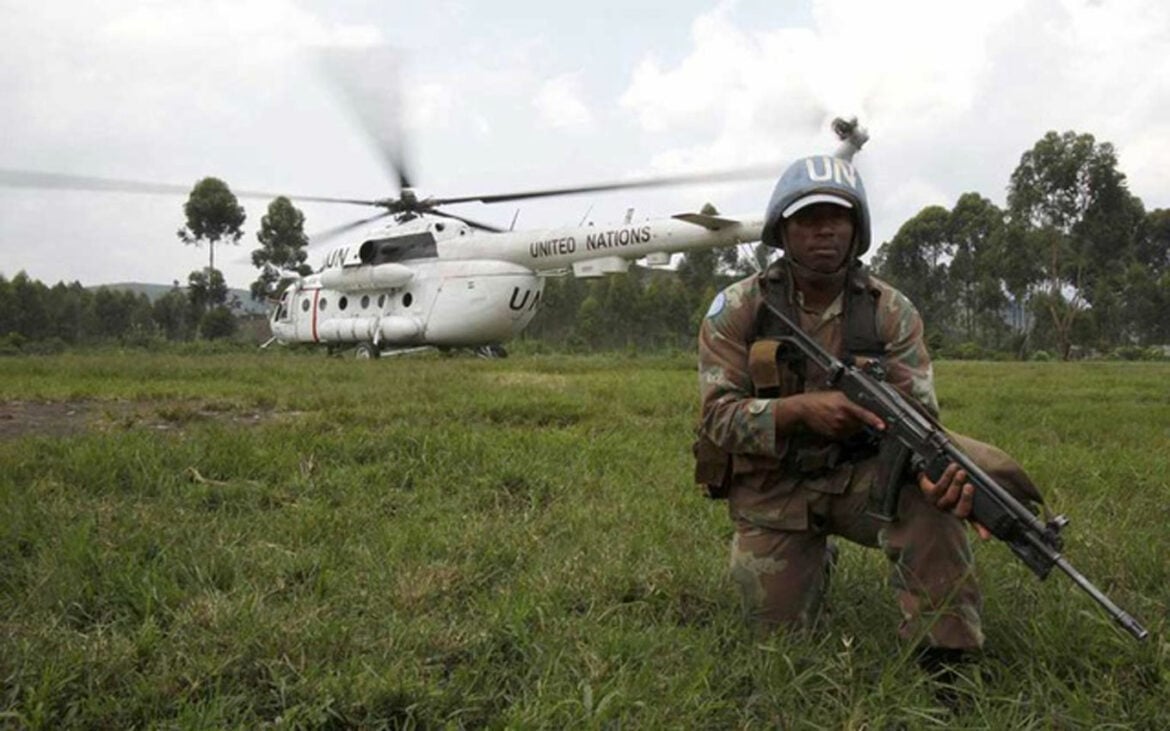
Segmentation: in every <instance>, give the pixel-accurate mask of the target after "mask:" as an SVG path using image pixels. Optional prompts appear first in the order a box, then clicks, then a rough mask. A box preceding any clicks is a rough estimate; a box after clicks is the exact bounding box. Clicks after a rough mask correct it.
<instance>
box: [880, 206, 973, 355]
mask: <svg viewBox="0 0 1170 731" xmlns="http://www.w3.org/2000/svg"><path fill="white" fill-rule="evenodd" d="M950 229H951V217H950V213H948V212H947V209H945V208H943V207H942V206H927V207H926V208H923V209H922V210H921V211H919V212H918V214H917V215H916V216H914V218H911V219H910V220H909V221H907V222H906V223H904V224H902V227H901V228H899V229H898V233H896V234H894V238H893V239H892V240H891V241H889V242H888V243H885V244H882V246H881V248H880V249H879V250H878V253H877V255H876V256H875V257H874V271H875V272H877V275H878V276H879V277H881V278H882V279H886V280H888V281H889V282H890V283H891V284H893V285H894V286H895V287H897V288H898V289H900V290H901V291H902V293H903V294H905V295H906V296H907V297H909V298H910V301H911V302H913V303H914V306H915V307H917V308H918V312H919V314H921V315H922V319H923V320H924V321H925V323H926V327H927V328H929V329H930V330H933V331H935V332H943V331H945V330H946V324H947V320H948V316H949V314H950V311H951V307H952V302H951V297H950V293H949V292H948V290H947V284H948V282H947V278H948V272H947V259H948V258H949V257H950V256H951V254H952V252H953V250H954V247H953V245H952V243H951V240H950V235H951V230H950Z"/></svg>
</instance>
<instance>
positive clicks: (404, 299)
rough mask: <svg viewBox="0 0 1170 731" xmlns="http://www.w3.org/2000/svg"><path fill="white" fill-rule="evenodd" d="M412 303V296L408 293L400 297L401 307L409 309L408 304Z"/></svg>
mask: <svg viewBox="0 0 1170 731" xmlns="http://www.w3.org/2000/svg"><path fill="white" fill-rule="evenodd" d="M412 302H414V296H413V295H411V293H410V292H407V293H406V294H404V295H402V306H403V307H410V303H412Z"/></svg>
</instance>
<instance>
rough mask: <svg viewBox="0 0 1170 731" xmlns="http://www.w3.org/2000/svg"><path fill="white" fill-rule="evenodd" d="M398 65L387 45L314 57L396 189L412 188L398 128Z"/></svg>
mask: <svg viewBox="0 0 1170 731" xmlns="http://www.w3.org/2000/svg"><path fill="white" fill-rule="evenodd" d="M401 65H402V61H401V58H400V54H399V53H397V52H396V51H395V50H394V49H392V48H390V47H389V46H378V47H374V48H358V49H341V48H332V49H328V50H327V51H322V52H321V53H320V54H319V55H318V66H319V67H320V68H321V69H322V71H323V72H324V75H325V77H326V78H327V80H328V81H329V82H330V85H331V86H332V87H333V88H335V89H336V90H337V91H338V92H339V96H341V97H342V99H343V100H344V101H345V102H346V103H347V106H348V107H349V109H350V110H351V111H352V112H353V113H354V116H355V117H356V118H357V120H358V122H360V124H361V127H362V129H363V131H364V132H365V133H366V135H367V136H368V137H369V138H370V140H371V141H372V142H373V143H374V145H375V146H376V147H377V149H378V152H379V154H380V156H381V158H382V164H383V165H384V166H385V167H386V170H387V172H388V173H389V174H390V177H391V178H392V179H394V180H395V181H397V183H398V189H399V190H402V189H403V188H411V187H413V185H412V184H411V183H412V180H413V176H412V175H410V174H409V172H408V170H409V166H408V165H407V162H406V157H407V155H406V149H405V148H406V145H405V139H406V138H405V135H404V133H403V129H402V114H403V106H404V105H403V101H402V93H401V84H400V83H399V81H398V69H399V67H400V66H401Z"/></svg>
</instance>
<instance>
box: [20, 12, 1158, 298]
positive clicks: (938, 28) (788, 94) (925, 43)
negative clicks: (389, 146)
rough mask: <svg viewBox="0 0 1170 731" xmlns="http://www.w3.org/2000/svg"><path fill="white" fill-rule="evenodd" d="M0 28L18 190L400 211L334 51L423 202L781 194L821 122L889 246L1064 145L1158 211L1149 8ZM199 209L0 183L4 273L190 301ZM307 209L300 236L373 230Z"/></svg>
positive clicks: (227, 264) (234, 271)
mask: <svg viewBox="0 0 1170 731" xmlns="http://www.w3.org/2000/svg"><path fill="white" fill-rule="evenodd" d="M0 17H3V18H4V23H3V24H0V168H5V169H16V170H37V171H45V172H55V173H68V174H74V175H86V176H97V177H110V178H126V179H134V180H144V181H157V182H164V183H174V184H179V185H183V186H193V185H194V183H195V182H196V181H197V180H199V179H201V178H203V177H206V176H215V177H218V178H220V179H222V180H224V181H226V182H227V183H228V185H229V186H232V187H233V188H237V189H241V190H245V189H250V190H260V191H272V192H275V193H286V194H293V195H295V194H303V195H318V196H337V197H356V198H363V199H369V198H377V197H382V196H389V195H393V194H395V192H396V188H395V183H394V180H393V178H392V177H391V176H389V175H388V173H387V170H386V168H385V167H384V166H383V164H382V163H381V157H380V156H379V154H378V153H377V148H376V146H375V145H373V144H371V142H370V138H369V136H368V135H367V134H366V132H365V131H364V129H363V126H362V124H360V123H359V121H358V115H357V114H356V113H355V112H354V110H353V109H352V108H351V107H350V106H349V105H347V104H346V102H345V100H344V96H343V95H342V94H340V93H339V92H338V89H337V86H336V84H334V83H331V82H330V81H329V77H328V75H327V74H324V73H322V70H321V65H320V63H319V62H318V61H317V59H319V58H320V57H321V55H322V53H323V51H322V49H325V51H324V52H330V51H331V50H335V49H344V51H345V52H346V53H347V54H350V56H351V57H352V55H353V54H356V53H365V52H367V51H368V52H369V53H370V61H369V62H368V64H366V63H363V76H362V79H363V85H365V86H371V87H375V88H383V87H384V88H385V89H386V93H387V96H386V98H387V99H394V98H397V99H400V100H401V105H400V106H401V110H402V113H401V131H400V133H399V134H398V136H400V137H401V138H402V144H403V146H404V149H405V150H406V154H407V155H408V159H409V164H410V172H411V175H412V177H413V179H414V184H415V187H416V188H417V189H418V190H419V192H420V193H421V194H423V195H428V194H429V195H438V196H457V195H468V194H489V193H503V192H508V191H513V190H526V189H530V188H535V187H542V186H563V185H574V184H580V183H588V182H595V181H611V180H620V179H625V178H631V177H641V176H646V175H657V174H671V173H678V172H700V171H714V170H725V169H729V168H734V167H737V166H746V165H757V164H761V163H764V164H768V165H771V164H773V163H774V164H775V168H776V176H775V177H778V176H779V174H780V172H782V170H783V168H784V167H785V166H786V165H787V164H788V162H790V161H791V160H793V159H795V158H797V157H802V156H805V155H809V154H816V153H821V152H829V151H831V150H832V149H833V148H834V147H835V146H836V140H835V139H834V138H833V136H832V133H831V131H830V128H829V124H830V121H831V119H832V118H833V117H834V116H849V115H856V116H858V117H859V118H860V120H861V122H862V124H863V125H865V126H866V127H867V128H868V129H869V132H870V137H871V138H870V142H869V144H868V145H867V146H866V148H865V150H864V151H863V152H862V153H861V154H860V155H859V156H858V157H857V158H856V159H855V163H856V164H857V166H858V168H859V170H860V172H861V174H862V176H863V177H864V179H865V181H866V187H867V190H868V192H869V196H870V205H871V208H872V212H873V221H874V241H875V247H874V248H875V249H876V248H877V246H876V244H880V243H881V242H883V241H887V240H889V239H890V238H891V237H892V236H893V235H894V234H895V233H896V231H897V229H898V227H899V226H900V225H901V224H902V223H903V222H904V221H906V220H907V219H908V218H910V217H912V216H913V215H915V214H916V213H917V212H918V211H920V210H921V209H922V208H924V207H926V206H928V205H936V204H937V205H943V206H946V207H948V208H949V207H951V206H953V205H954V203H955V201H956V200H957V199H958V197H959V196H960V195H961V194H963V193H964V192H968V191H976V192H979V193H981V194H982V195H984V196H986V197H988V198H990V199H991V200H992V201H993V202H995V203H997V204H999V205H1003V203H1004V201H1005V196H1006V186H1007V184H1008V180H1009V178H1010V176H1011V173H1012V171H1013V170H1014V169H1015V167H1016V165H1017V164H1018V163H1019V160H1020V156H1021V155H1022V154H1023V153H1024V152H1025V151H1027V150H1028V149H1030V148H1031V147H1032V145H1034V144H1035V142H1036V141H1037V140H1039V139H1040V138H1041V137H1043V135H1044V134H1045V133H1046V132H1048V131H1050V130H1056V131H1058V132H1063V131H1066V130H1074V131H1076V132H1078V133H1090V134H1092V135H1093V136H1094V137H1096V139H1097V140H1098V141H1102V142H1109V143H1111V144H1113V145H1114V147H1115V148H1116V150H1117V152H1118V157H1119V166H1120V169H1121V171H1122V172H1123V173H1125V174H1126V175H1127V177H1128V181H1129V186H1130V190H1131V191H1132V192H1133V193H1134V194H1136V195H1137V196H1138V197H1140V198H1141V199H1142V201H1143V202H1144V203H1145V206H1146V208H1147V209H1155V208H1167V207H1170V84H1168V83H1166V80H1167V79H1170V53H1167V52H1166V49H1167V48H1170V6H1167V5H1166V4H1165V3H1164V2H1162V1H1161V0H983V1H981V2H978V3H975V2H967V3H954V2H925V1H923V2H919V1H911V0H883V2H872V0H705V1H700V0H672V2H670V3H664V2H644V1H642V0H621V1H617V2H611V1H610V0H592V1H591V2H589V3H571V4H566V3H548V2H543V1H541V2H537V1H536V0H492V1H490V2H489V1H488V0H478V1H477V0H462V1H457V0H432V1H431V2H427V3H418V2H413V3H405V2H398V1H397V0H301V1H296V0H165V1H157V2H156V1H148V0H103V2H101V3H91V2H70V1H67V0H39V1H37V2H33V1H32V0H0ZM387 48H389V49H392V55H391V54H389V53H387V52H386V50H385V49H387ZM393 129H394V126H393V125H390V124H387V125H385V126H384V128H383V130H393ZM774 182H775V180H774V178H761V179H760V180H758V181H752V182H744V183H735V184H728V183H723V184H704V185H693V186H685V187H674V188H668V189H661V190H655V191H636V192H635V191H627V192H615V193H607V194H592V195H583V196H572V197H563V198H558V199H555V200H541V201H533V202H523V203H510V204H496V205H492V206H486V205H483V204H477V203H473V204H466V205H464V206H460V207H458V208H453V209H451V210H452V211H453V212H457V213H460V214H463V215H465V216H470V217H472V218H475V219H478V220H483V221H488V222H493V223H495V224H497V225H500V226H505V227H506V226H508V225H510V224H511V222H512V219H513V216H516V228H517V229H524V228H539V227H548V226H560V225H576V224H578V223H579V222H581V221H583V220H590V221H595V222H597V223H598V224H602V223H606V222H619V221H621V220H622V219H623V218H624V216H625V215H626V211H627V209H629V208H633V209H634V215H635V218H637V219H642V218H657V217H667V216H670V215H673V214H675V213H681V212H685V211H693V210H698V209H699V208H700V207H701V206H702V205H703V204H704V203H707V202H710V203H712V204H714V205H715V206H716V207H717V208H718V209H719V210H720V211H722V212H724V213H728V214H737V213H738V214H748V213H753V214H759V213H761V212H762V211H763V208H764V206H765V204H766V202H767V199H768V196H769V194H770V192H771V188H772V186H773V184H774ZM185 198H186V197H185V195H181V194H180V195H165V196H154V195H151V196H147V195H132V194H127V193H110V192H101V193H97V192H81V191H62V190H36V189H17V188H11V187H0V274H3V275H4V276H6V277H8V278H11V277H12V276H14V275H15V274H16V273H17V272H19V271H22V270H23V271H25V272H27V273H28V275H29V276H31V277H33V278H36V279H40V280H42V281H44V282H46V283H49V284H53V283H55V282H57V281H62V280H63V281H67V282H71V281H74V280H78V281H80V282H82V283H83V284H85V285H97V284H102V283H113V282H127V281H137V282H153V283H169V282H171V281H173V280H180V281H185V280H186V278H187V275H188V274H189V273H190V272H191V271H193V270H197V269H199V268H201V267H203V266H205V265H206V262H207V251H206V249H205V248H196V247H193V246H186V245H184V244H183V243H182V242H181V241H180V240H179V238H178V237H177V236H176V231H177V230H178V229H179V228H181V227H182V226H183V225H184V223H185V221H184V217H183V211H182V206H183V203H184V201H185ZM241 202H242V203H244V204H245V206H246V208H247V221H246V223H245V227H244V228H245V234H244V237H243V239H242V240H241V242H240V245H239V246H238V247H224V246H221V247H217V250H216V264H217V266H218V267H219V268H221V269H222V270H223V271H224V273H225V276H226V277H227V281H228V283H229V284H231V285H232V286H237V287H246V286H247V285H248V283H249V282H250V281H252V280H253V279H254V278H255V276H256V271H255V270H254V269H253V268H252V267H251V264H250V263H249V261H248V252H249V251H250V250H251V249H253V248H255V247H256V246H257V245H258V244H257V241H256V232H257V230H258V228H259V225H260V219H261V218H262V216H263V215H264V212H265V208H266V206H267V201H265V200H255V201H254V200H248V201H241ZM298 206H299V207H300V208H301V209H302V210H303V211H304V213H305V216H306V230H307V231H309V232H310V233H311V232H313V231H321V230H325V229H328V228H330V227H333V226H336V225H339V224H341V223H344V222H347V221H350V220H354V219H358V218H363V217H366V216H368V215H372V214H373V213H376V210H370V209H365V208H360V207H355V206H346V205H326V204H308V203H306V204H298ZM354 238H355V239H360V238H361V232H360V231H359V232H357V233H355V234H354ZM334 243H345V240H342V241H335V242H334ZM327 250H328V247H325V248H322V249H319V250H315V251H314V254H315V258H316V259H317V260H318V261H319V259H320V258H321V257H323V256H324V254H325V253H326V252H327ZM315 263H317V262H315Z"/></svg>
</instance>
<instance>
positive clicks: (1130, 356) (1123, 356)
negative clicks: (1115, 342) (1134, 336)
mask: <svg viewBox="0 0 1170 731" xmlns="http://www.w3.org/2000/svg"><path fill="white" fill-rule="evenodd" d="M1146 359H1147V358H1146V349H1145V348H1143V347H1141V346H1138V345H1122V346H1121V347H1119V348H1114V349H1113V352H1112V353H1110V354H1109V360H1146Z"/></svg>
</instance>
